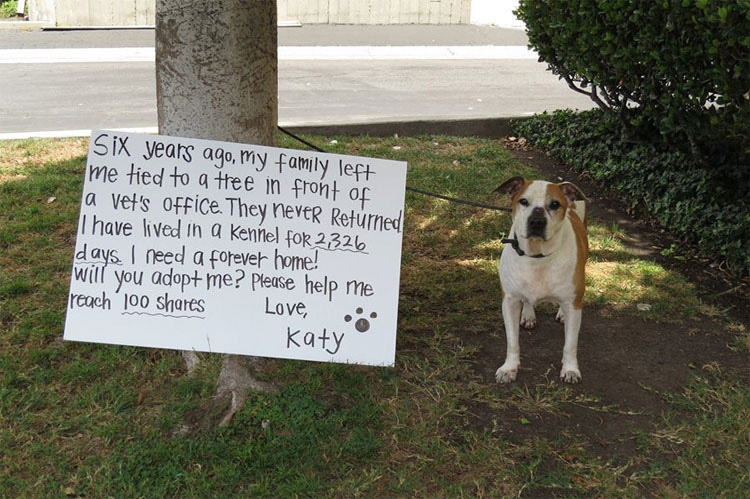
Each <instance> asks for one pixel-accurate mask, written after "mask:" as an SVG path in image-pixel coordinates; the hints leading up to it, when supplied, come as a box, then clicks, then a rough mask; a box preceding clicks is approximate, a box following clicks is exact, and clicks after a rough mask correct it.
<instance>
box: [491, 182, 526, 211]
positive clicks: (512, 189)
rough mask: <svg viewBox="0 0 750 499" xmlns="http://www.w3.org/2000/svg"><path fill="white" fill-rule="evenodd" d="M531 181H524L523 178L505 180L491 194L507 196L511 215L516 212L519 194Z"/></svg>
mask: <svg viewBox="0 0 750 499" xmlns="http://www.w3.org/2000/svg"><path fill="white" fill-rule="evenodd" d="M531 182H532V181H531V180H526V179H525V178H523V177H513V178H511V179H508V180H506V181H505V182H503V183H502V185H500V187H498V188H497V189H495V190H494V191H492V192H500V193H502V194H508V195H509V196H510V201H511V203H512V204H513V214H514V215H515V212H516V207H517V206H516V203H517V202H518V199H519V198H520V197H521V194H523V192H524V191H525V190H526V189H527V188H528V187H529V186H530V185H531Z"/></svg>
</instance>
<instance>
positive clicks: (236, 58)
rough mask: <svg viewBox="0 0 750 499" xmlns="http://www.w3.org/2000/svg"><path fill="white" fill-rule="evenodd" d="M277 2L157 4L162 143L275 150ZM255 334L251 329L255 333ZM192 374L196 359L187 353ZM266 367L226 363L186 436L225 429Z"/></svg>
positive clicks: (182, 0) (242, 360)
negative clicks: (190, 141) (178, 140)
mask: <svg viewBox="0 0 750 499" xmlns="http://www.w3.org/2000/svg"><path fill="white" fill-rule="evenodd" d="M277 47H278V43H277V28H276V1H275V0H253V1H249V2H247V1H243V0H223V1H221V2H217V1H215V0H213V1H212V0H191V1H187V0H156V99H157V111H158V117H159V132H160V133H161V134H163V135H175V136H181V137H191V138H202V139H213V140H225V141H231V142H244V143H252V144H260V145H269V146H274V145H276V137H277V132H276V126H277V122H278V97H277V95H278V76H277V75H278V59H277ZM248 326H249V327H251V325H248ZM183 356H184V357H185V360H186V363H187V366H188V370H189V372H190V371H192V370H193V369H194V368H195V366H196V365H197V356H196V354H195V353H194V352H183ZM260 367H261V359H258V358H255V357H241V356H237V355H229V356H225V358H224V360H223V364H222V370H221V374H220V375H219V381H218V383H217V387H216V393H215V395H214V396H213V397H212V399H211V400H209V401H208V402H207V403H206V404H204V405H203V406H202V407H201V408H199V410H197V411H196V412H195V413H193V414H191V415H189V417H188V421H187V424H186V425H185V426H184V427H182V428H181V429H180V430H179V432H180V433H192V432H195V431H201V430H207V429H210V428H213V427H215V426H216V425H226V424H227V423H228V422H229V421H230V420H231V418H232V417H233V416H234V414H235V413H236V412H237V410H239V409H240V408H241V407H242V404H243V402H244V401H245V399H246V397H247V391H248V390H249V389H256V390H269V389H272V388H273V387H272V385H271V384H269V383H265V382H262V381H259V380H258V379H257V378H256V374H257V371H258V370H259V368H260Z"/></svg>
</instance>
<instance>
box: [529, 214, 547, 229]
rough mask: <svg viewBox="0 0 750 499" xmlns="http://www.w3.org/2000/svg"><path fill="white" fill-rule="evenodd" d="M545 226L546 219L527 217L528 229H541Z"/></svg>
mask: <svg viewBox="0 0 750 499" xmlns="http://www.w3.org/2000/svg"><path fill="white" fill-rule="evenodd" d="M546 226H547V219H546V218H544V217H541V218H529V229H543V228H544V227H546Z"/></svg>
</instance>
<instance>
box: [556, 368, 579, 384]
mask: <svg viewBox="0 0 750 499" xmlns="http://www.w3.org/2000/svg"><path fill="white" fill-rule="evenodd" d="M560 379H561V380H563V381H564V382H566V383H578V382H579V381H581V371H579V370H578V369H577V368H572V369H571V368H566V367H563V368H562V370H561V371H560Z"/></svg>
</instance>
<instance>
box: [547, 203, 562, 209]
mask: <svg viewBox="0 0 750 499" xmlns="http://www.w3.org/2000/svg"><path fill="white" fill-rule="evenodd" d="M559 207H560V202H559V201H552V202H551V203H550V204H549V209H550V210H556V209H558V208H559Z"/></svg>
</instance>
